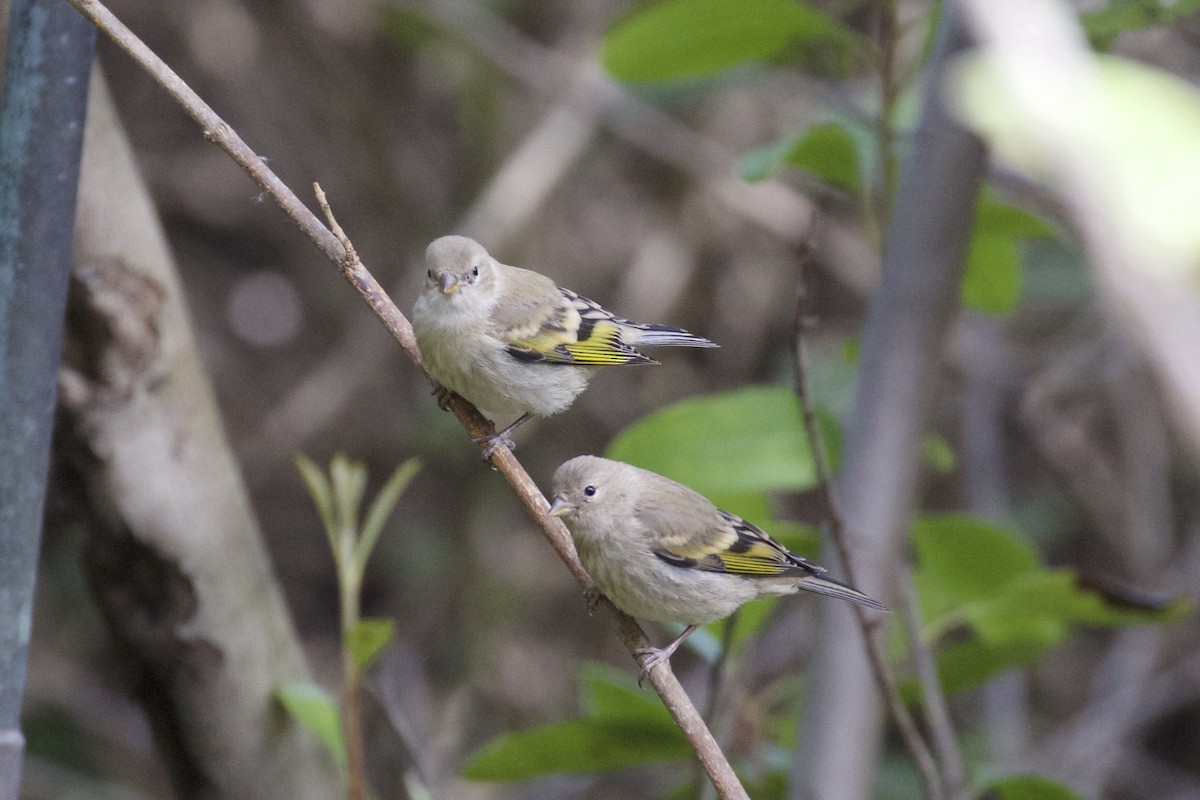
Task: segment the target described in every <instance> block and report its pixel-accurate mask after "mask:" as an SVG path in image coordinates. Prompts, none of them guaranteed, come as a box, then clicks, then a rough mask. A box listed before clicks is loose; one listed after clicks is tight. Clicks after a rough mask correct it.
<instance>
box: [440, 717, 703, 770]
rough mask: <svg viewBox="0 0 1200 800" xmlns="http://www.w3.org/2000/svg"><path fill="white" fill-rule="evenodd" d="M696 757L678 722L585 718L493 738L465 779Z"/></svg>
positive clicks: (474, 759) (474, 757) (475, 756)
mask: <svg viewBox="0 0 1200 800" xmlns="http://www.w3.org/2000/svg"><path fill="white" fill-rule="evenodd" d="M692 757H694V752H693V751H692V748H691V746H690V745H689V744H688V742H687V739H685V738H684V736H683V734H682V733H681V732H680V731H679V728H677V727H675V725H674V724H670V725H669V726H661V725H654V724H646V723H644V722H631V721H625V720H611V719H605V718H580V719H573V720H569V721H567V722H559V723H555V724H552V725H545V726H543V727H540V728H534V729H533V730H529V731H523V732H521V733H513V734H506V735H503V736H499V737H497V738H495V739H493V740H492V741H490V742H488V743H487V744H485V745H484V746H483V747H482V748H480V749H479V750H478V751H477V752H475V753H474V754H473V755H472V756H471V757H470V758H469V759H468V760H467V765H466V767H465V768H464V769H463V777H464V778H467V779H469V780H475V781H522V780H528V779H529V778H536V777H538V776H539V775H552V774H558V773H568V774H580V773H589V772H599V771H602V770H609V769H621V768H625V767H636V766H639V765H641V764H652V763H655V762H660V761H687V760H689V759H691V758H692Z"/></svg>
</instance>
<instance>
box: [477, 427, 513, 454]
mask: <svg viewBox="0 0 1200 800" xmlns="http://www.w3.org/2000/svg"><path fill="white" fill-rule="evenodd" d="M474 440H475V444H477V445H479V446H480V447H482V448H483V460H484V461H491V460H492V456H494V455H495V454H496V451H497V450H499V449H500V448H502V447H507V448H508V449H509V450H516V449H517V445H516V444H515V443H514V442H513V440H512V436H511V435H509V431H508V430H507V429H506V430H502V431H500V432H499V433H489V434H486V435H484V436H476V437H474Z"/></svg>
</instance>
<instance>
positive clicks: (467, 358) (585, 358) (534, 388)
mask: <svg viewBox="0 0 1200 800" xmlns="http://www.w3.org/2000/svg"><path fill="white" fill-rule="evenodd" d="M425 261H426V264H427V265H428V268H429V269H428V272H427V273H426V282H425V290H424V291H423V292H422V293H421V295H420V297H418V298H417V302H416V305H415V306H413V320H412V321H413V331H414V332H415V333H416V337H417V344H418V345H419V346H420V348H421V358H422V359H423V360H424V362H425V367H426V369H428V370H429V374H430V375H432V376H433V377H434V379H436V380H437V381H438V382H439V383H440V384H441V386H442V387H443V388H442V389H439V390H438V394H439V395H440V396H439V401H440V402H441V403H442V405H443V407H444V406H445V402H446V400H447V399H448V397H449V392H457V393H458V394H459V395H461V396H462V397H465V398H466V399H467V400H470V401H471V402H472V403H474V404H475V405H476V406H478V407H479V408H480V409H482V410H485V411H486V412H490V413H492V414H502V415H503V414H520V415H521V416H520V417H519V418H518V419H517V421H516V422H514V423H513V424H512V425H509V426H508V427H507V428H505V429H504V430H503V431H501V432H500V433H498V434H494V435H492V436H490V437H488V439H487V442H486V445H485V448H484V456H485V458H486V457H490V456H491V455H492V453H494V452H495V451H496V450H497V449H498V448H499V447H500V446H501V445H507V446H511V445H512V442H511V440H510V439H509V434H511V433H512V431H513V430H515V429H516V428H517V426H519V425H520V424H521V423H523V422H525V421H526V420H527V419H529V418H530V417H531V416H535V415H536V416H539V417H548V416H550V415H551V414H557V413H558V412H560V411H562V410H564V409H566V408H567V407H568V406H569V405H571V403H572V402H573V401H574V400H575V398H576V397H577V396H578V395H579V393H580V392H582V391H583V390H584V389H585V388H586V387H587V384H588V381H589V380H590V379H591V377H592V375H593V374H594V373H595V372H596V370H597V369H598V368H600V367H603V366H611V365H618V364H654V363H657V362H655V361H654V360H653V359H650V358H648V357H647V356H644V355H642V354H641V353H640V352H638V351H637V350H636V349H634V348H635V346H641V345H674V346H679V347H716V346H717V345H715V344H713V343H712V342H710V341H709V340H708V339H705V338H704V337H702V336H695V335H693V334H691V333H688V332H687V331H685V330H683V329H682V328H672V327H669V326H667V325H644V324H640V323H636V322H630V321H629V320H627V319H621V318H620V317H618V316H616V315H614V314H612V313H610V312H608V311H606V310H604V309H603V308H601V307H600V306H599V305H597V304H596V303H593V302H592V301H591V300H588V299H587V298H585V297H580V296H579V295H577V294H575V293H574V292H572V291H569V290H567V289H563V288H560V287H558V286H556V285H555V284H554V282H553V281H552V280H550V279H549V278H547V277H545V276H544V275H540V274H538V273H536V272H531V271H530V270H527V269H520V268H519V267H510V266H507V265H505V264H501V263H500V262H499V261H497V260H496V259H494V258H492V257H491V256H490V255H488V252H487V250H485V249H483V246H482V245H480V244H479V243H478V242H476V241H474V240H472V239H468V238H466V237H465V236H443V237H441V238H440V239H435V240H434V241H433V243H431V244H430V245H429V248H428V249H427V250H426V251H425Z"/></svg>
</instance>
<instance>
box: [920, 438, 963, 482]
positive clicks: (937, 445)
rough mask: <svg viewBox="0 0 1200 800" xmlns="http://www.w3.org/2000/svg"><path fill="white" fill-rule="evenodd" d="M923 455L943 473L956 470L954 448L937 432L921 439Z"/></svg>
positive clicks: (935, 469) (934, 467) (929, 463)
mask: <svg viewBox="0 0 1200 800" xmlns="http://www.w3.org/2000/svg"><path fill="white" fill-rule="evenodd" d="M921 457H922V458H924V459H925V463H926V464H928V465H929V466H931V467H933V469H934V471H935V472H937V473H939V474H941V475H945V474H946V473H948V472H953V471H954V463H955V458H954V450H953V449H952V448H951V447H950V443H949V442H947V441H946V440H945V439H943V438H942V437H940V436H938V435H937V434H934V433H931V434H929V435H927V436H926V437H925V438H923V439H922V440H921Z"/></svg>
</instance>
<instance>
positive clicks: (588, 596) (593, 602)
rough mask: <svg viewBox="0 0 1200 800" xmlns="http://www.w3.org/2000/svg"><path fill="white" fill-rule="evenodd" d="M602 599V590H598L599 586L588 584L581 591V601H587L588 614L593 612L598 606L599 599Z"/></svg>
mask: <svg viewBox="0 0 1200 800" xmlns="http://www.w3.org/2000/svg"><path fill="white" fill-rule="evenodd" d="M603 599H604V592H602V591H600V587H599V586H589V587H588V588H587V589H586V590H585V591H584V593H583V601H584V602H585V603H587V610H588V614H589V615H591V614H595V613H596V610H597V609H599V608H600V601H601V600H603Z"/></svg>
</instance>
